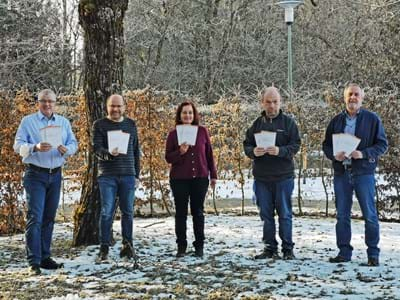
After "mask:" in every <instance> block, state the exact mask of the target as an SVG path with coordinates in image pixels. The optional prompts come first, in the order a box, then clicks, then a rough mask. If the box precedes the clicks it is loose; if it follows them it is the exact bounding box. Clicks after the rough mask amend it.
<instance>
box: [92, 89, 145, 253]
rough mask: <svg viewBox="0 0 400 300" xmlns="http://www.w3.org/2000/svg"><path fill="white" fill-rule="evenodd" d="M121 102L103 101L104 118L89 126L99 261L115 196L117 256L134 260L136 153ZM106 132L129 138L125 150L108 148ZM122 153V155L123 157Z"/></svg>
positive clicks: (130, 125) (105, 248) (114, 98)
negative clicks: (95, 180) (119, 234)
mask: <svg viewBox="0 0 400 300" xmlns="http://www.w3.org/2000/svg"><path fill="white" fill-rule="evenodd" d="M124 112H125V101H124V99H123V98H122V96H120V95H111V96H110V97H109V98H108V99H107V117H106V118H103V119H100V120H97V121H96V122H95V123H94V124H93V147H94V151H95V154H96V156H97V157H98V183H99V189H100V197H101V213H100V252H99V256H98V258H99V260H106V259H107V257H108V251H109V246H110V240H111V227H112V224H113V216H114V211H115V206H116V196H118V199H119V208H120V210H121V214H122V215H121V228H122V248H121V251H120V257H121V258H122V257H127V258H132V257H135V254H134V249H133V246H132V231H133V206H134V199H135V186H136V183H137V182H138V180H139V171H140V161H139V159H140V150H139V141H138V134H137V128H136V124H135V121H134V120H132V119H130V118H127V117H125V116H124ZM110 132H111V133H117V134H119V135H125V137H127V134H128V135H129V138H128V139H129V141H128V147H127V149H119V148H118V147H115V148H113V149H110V148H112V146H111V147H110V146H109V143H110V140H109V138H110ZM124 153H125V154H124Z"/></svg>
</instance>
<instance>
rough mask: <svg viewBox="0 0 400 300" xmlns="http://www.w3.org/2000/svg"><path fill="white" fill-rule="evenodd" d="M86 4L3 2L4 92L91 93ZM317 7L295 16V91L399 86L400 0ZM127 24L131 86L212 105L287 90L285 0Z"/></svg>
mask: <svg viewBox="0 0 400 300" xmlns="http://www.w3.org/2000/svg"><path fill="white" fill-rule="evenodd" d="M78 2H79V1H77V0H59V1H48V0H47V1H44V0H23V1H22V0H1V1H0V41H1V45H2V46H1V48H0V88H1V89H4V90H7V91H10V90H18V89H20V88H28V89H29V90H31V91H37V90H39V89H41V88H44V87H49V88H52V89H54V90H56V91H57V92H63V93H66V94H71V93H76V92H78V91H80V90H82V84H83V80H82V76H81V75H82V67H83V66H82V64H83V53H82V48H83V46H82V29H81V27H80V26H79V24H78ZM82 2H87V3H90V2H91V1H82ZM313 2H314V3H315V4H316V6H314V5H312V2H311V1H309V0H305V1H304V4H303V5H301V6H299V7H298V8H296V10H295V23H294V25H293V59H294V74H293V78H294V87H295V89H296V90H297V91H304V90H313V91H314V90H318V91H323V89H324V87H325V86H326V84H327V83H328V84H329V85H333V86H341V85H342V84H343V83H345V82H348V81H356V82H358V83H360V84H361V85H362V86H371V87H383V88H388V89H392V88H396V87H398V84H399V74H400V72H399V68H400V52H399V49H400V38H399V30H400V18H399V13H400V2H399V1H388V0H337V1H313ZM89 6H90V5H89ZM124 22H125V50H124V51H125V62H124V66H125V67H124V88H125V89H129V90H134V89H141V88H143V87H144V86H146V85H147V84H149V85H151V86H153V87H156V88H157V89H158V90H168V91H174V92H176V93H182V94H188V95H196V96H198V98H199V99H201V100H202V101H204V102H210V103H212V102H215V101H216V100H217V99H218V98H219V96H221V95H224V94H232V93H233V92H234V91H237V90H240V91H241V92H242V94H246V95H249V96H253V95H254V93H255V92H256V91H257V89H258V88H259V87H261V86H262V85H264V84H265V85H270V84H275V85H276V86H279V87H282V88H285V87H286V78H287V75H286V72H287V40H286V24H285V23H284V17H283V9H282V8H280V7H279V6H278V5H276V2H275V1H272V0H193V1H180V0H164V1H163V0H146V1H142V0H140V1H139V0H131V1H129V6H128V10H127V12H126V15H125V21H124ZM315 100H317V99H315Z"/></svg>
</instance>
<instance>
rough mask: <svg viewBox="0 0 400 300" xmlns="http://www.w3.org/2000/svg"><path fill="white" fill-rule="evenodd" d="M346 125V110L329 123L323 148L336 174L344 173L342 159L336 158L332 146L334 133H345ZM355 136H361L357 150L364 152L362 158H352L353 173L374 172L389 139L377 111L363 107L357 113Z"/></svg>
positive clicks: (364, 173)
mask: <svg viewBox="0 0 400 300" xmlns="http://www.w3.org/2000/svg"><path fill="white" fill-rule="evenodd" d="M345 126H346V111H342V112H341V113H340V114H338V115H336V116H335V117H334V118H333V119H332V120H331V121H330V123H329V125H328V128H327V129H326V133H325V140H324V141H323V143H322V148H323V151H324V153H325V155H326V156H327V157H328V158H329V159H330V160H331V161H332V166H333V170H334V174H335V175H342V174H343V173H344V171H345V170H344V166H343V163H342V162H341V161H337V160H335V155H334V153H333V147H332V134H335V133H343V132H344V128H345ZM355 136H356V137H358V138H360V139H361V141H360V144H359V145H358V147H357V150H359V151H361V152H362V155H363V158H362V159H352V160H351V169H352V174H353V175H366V174H374V173H375V169H376V166H377V164H378V158H379V156H381V155H382V154H384V153H385V152H386V150H387V148H388V141H387V138H386V134H385V129H384V128H383V125H382V121H381V120H380V118H379V117H378V116H377V114H376V113H373V112H371V111H368V110H366V109H363V108H361V109H360V112H359V113H358V115H357V121H356V131H355Z"/></svg>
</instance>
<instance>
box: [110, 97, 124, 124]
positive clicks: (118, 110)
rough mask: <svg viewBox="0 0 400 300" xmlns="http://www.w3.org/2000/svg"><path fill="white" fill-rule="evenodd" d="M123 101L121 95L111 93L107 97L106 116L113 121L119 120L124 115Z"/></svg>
mask: <svg viewBox="0 0 400 300" xmlns="http://www.w3.org/2000/svg"><path fill="white" fill-rule="evenodd" d="M124 112H125V102H124V98H123V97H122V96H121V95H117V94H114V95H111V96H110V97H108V98H107V118H109V119H110V120H112V121H114V122H121V121H122V120H123V119H124V117H123V114H124Z"/></svg>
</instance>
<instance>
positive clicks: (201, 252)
mask: <svg viewBox="0 0 400 300" xmlns="http://www.w3.org/2000/svg"><path fill="white" fill-rule="evenodd" d="M203 255H204V250H203V247H196V248H195V249H194V256H196V257H203Z"/></svg>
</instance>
